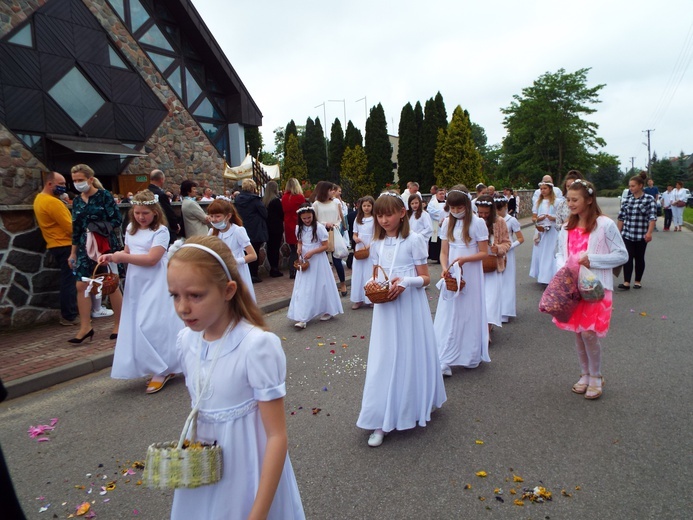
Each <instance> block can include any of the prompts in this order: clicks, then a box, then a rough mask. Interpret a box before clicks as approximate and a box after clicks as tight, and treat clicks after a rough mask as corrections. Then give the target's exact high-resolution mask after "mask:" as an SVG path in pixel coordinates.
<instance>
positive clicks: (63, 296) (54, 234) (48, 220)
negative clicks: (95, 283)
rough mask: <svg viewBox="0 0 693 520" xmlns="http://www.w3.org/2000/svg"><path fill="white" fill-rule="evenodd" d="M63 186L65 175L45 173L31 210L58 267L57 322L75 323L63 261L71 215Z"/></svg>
mask: <svg viewBox="0 0 693 520" xmlns="http://www.w3.org/2000/svg"><path fill="white" fill-rule="evenodd" d="M66 190H67V188H66V185H65V177H63V176H62V175H60V174H59V173H57V172H51V173H49V174H48V175H46V179H45V184H44V186H43V190H42V191H41V192H40V193H39V194H38V195H36V198H35V199H34V214H35V215H36V222H37V223H38V226H39V228H41V234H42V235H43V239H44V240H45V241H46V249H48V251H50V253H51V254H52V255H53V258H54V259H55V261H56V262H57V264H58V266H59V267H60V314H61V316H62V318H60V324H61V325H79V317H78V315H77V286H76V284H75V276H74V274H73V273H72V267H71V266H70V265H69V264H68V262H67V261H68V258H69V257H70V251H71V249H72V215H71V214H70V210H68V209H67V206H65V203H64V202H63V201H62V200H60V196H61V195H62V194H63V193H65V192H66Z"/></svg>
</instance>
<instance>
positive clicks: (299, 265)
mask: <svg viewBox="0 0 693 520" xmlns="http://www.w3.org/2000/svg"><path fill="white" fill-rule="evenodd" d="M309 266H310V262H309V261H308V260H304V259H303V255H299V257H298V260H296V261H295V262H294V269H296V270H297V271H305V270H306V269H308V267H309Z"/></svg>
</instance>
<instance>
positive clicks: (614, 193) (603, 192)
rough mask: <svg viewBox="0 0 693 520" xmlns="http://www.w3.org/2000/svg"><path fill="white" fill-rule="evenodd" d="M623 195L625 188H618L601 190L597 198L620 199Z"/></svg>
mask: <svg viewBox="0 0 693 520" xmlns="http://www.w3.org/2000/svg"><path fill="white" fill-rule="evenodd" d="M621 193H623V188H617V189H614V190H599V191H598V192H597V196H599V197H618V196H619V195H621Z"/></svg>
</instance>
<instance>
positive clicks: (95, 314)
mask: <svg viewBox="0 0 693 520" xmlns="http://www.w3.org/2000/svg"><path fill="white" fill-rule="evenodd" d="M109 316H113V311H112V310H111V309H109V308H107V307H104V306H103V305H102V306H101V308H100V309H99V310H98V311H91V317H92V318H108V317H109Z"/></svg>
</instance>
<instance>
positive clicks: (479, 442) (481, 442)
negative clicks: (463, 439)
mask: <svg viewBox="0 0 693 520" xmlns="http://www.w3.org/2000/svg"><path fill="white" fill-rule="evenodd" d="M474 442H476V443H477V444H483V443H484V441H480V440H479V439H477V440H476V441H474Z"/></svg>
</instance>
